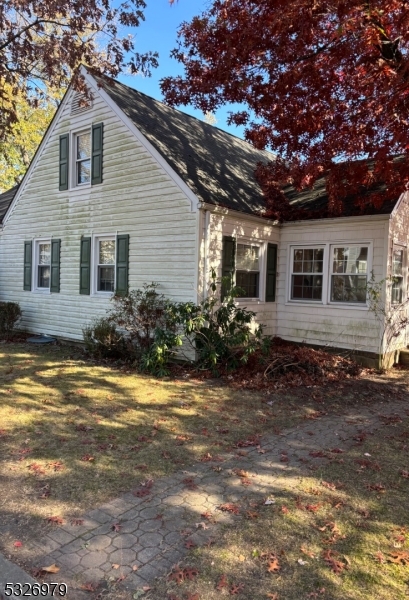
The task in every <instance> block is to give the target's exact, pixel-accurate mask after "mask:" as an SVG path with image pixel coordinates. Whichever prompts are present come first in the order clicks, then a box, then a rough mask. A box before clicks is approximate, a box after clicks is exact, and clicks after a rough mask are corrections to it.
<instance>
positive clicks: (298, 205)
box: [283, 177, 399, 218]
mask: <svg viewBox="0 0 409 600" xmlns="http://www.w3.org/2000/svg"><path fill="white" fill-rule="evenodd" d="M384 187H385V186H379V187H377V188H376V189H373V190H372V191H368V190H364V191H363V192H362V195H363V196H366V197H368V199H369V198H370V196H371V193H378V192H382V188H384ZM283 191H284V193H285V195H286V197H287V199H288V201H289V203H290V206H291V207H292V208H293V209H303V210H305V211H308V213H309V215H306V217H305V218H317V217H319V218H325V217H330V216H332V215H331V214H328V213H327V208H328V200H329V198H328V192H327V189H326V182H325V178H324V177H321V179H317V181H316V182H315V183H314V185H313V187H312V188H309V189H305V190H303V191H301V192H299V191H297V190H295V189H294V188H293V187H291V186H287V187H285V188H284V190H283ZM356 199H357V196H350V197H347V198H345V199H343V201H342V212H341V214H339V215H338V216H340V217H352V216H354V215H388V214H390V213H391V212H392V211H393V209H394V207H395V205H396V203H397V201H398V199H399V194H397V197H396V198H395V199H394V200H386V201H385V202H384V203H383V205H382V206H381V207H380V208H376V207H375V206H374V205H373V204H372V203H371V202H368V204H367V205H366V206H365V208H364V209H362V208H360V207H358V206H357V205H356V203H355V202H356Z"/></svg>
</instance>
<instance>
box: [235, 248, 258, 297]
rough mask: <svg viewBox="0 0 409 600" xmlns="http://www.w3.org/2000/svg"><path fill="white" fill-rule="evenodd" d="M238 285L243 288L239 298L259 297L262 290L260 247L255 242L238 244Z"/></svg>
mask: <svg viewBox="0 0 409 600" xmlns="http://www.w3.org/2000/svg"><path fill="white" fill-rule="evenodd" d="M236 252H237V256H236V286H237V287H239V288H240V289H241V293H240V295H239V298H258V297H259V294H260V291H259V287H260V247H259V246H257V245H254V244H242V243H238V244H237V250H236Z"/></svg>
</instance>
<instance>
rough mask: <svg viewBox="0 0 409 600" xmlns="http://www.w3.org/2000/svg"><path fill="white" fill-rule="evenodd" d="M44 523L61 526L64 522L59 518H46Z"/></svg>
mask: <svg viewBox="0 0 409 600" xmlns="http://www.w3.org/2000/svg"><path fill="white" fill-rule="evenodd" d="M46 521H48V522H49V523H54V525H63V524H64V520H63V519H62V518H61V517H56V516H55V517H47V519H46Z"/></svg>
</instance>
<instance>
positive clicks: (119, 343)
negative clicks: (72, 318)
mask: <svg viewBox="0 0 409 600" xmlns="http://www.w3.org/2000/svg"><path fill="white" fill-rule="evenodd" d="M82 335H83V338H84V343H85V350H86V352H87V353H88V354H90V355H91V356H94V357H95V358H124V357H125V344H124V340H123V336H122V335H121V333H119V332H118V331H117V329H116V326H115V325H114V324H113V323H111V321H110V320H109V319H107V318H106V317H102V318H101V319H95V320H94V321H92V323H91V324H90V325H87V326H86V327H84V329H83V330H82Z"/></svg>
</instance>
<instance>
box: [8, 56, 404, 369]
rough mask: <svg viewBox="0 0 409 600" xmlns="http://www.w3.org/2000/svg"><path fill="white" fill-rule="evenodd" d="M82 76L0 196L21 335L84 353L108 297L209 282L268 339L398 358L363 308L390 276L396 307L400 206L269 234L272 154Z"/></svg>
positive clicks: (312, 203)
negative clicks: (214, 280) (236, 295)
mask: <svg viewBox="0 0 409 600" xmlns="http://www.w3.org/2000/svg"><path fill="white" fill-rule="evenodd" d="M83 74H84V77H85V79H86V83H87V86H88V87H89V89H90V90H91V92H92V100H91V101H90V102H88V104H87V105H84V103H83V102H81V98H80V97H79V95H78V93H77V92H75V91H74V90H73V89H69V90H68V92H67V93H66V95H65V97H64V99H63V101H62V103H61V105H60V107H59V109H58V111H57V113H56V115H55V117H54V119H53V121H52V123H51V125H50V127H49V128H48V131H47V132H46V134H45V136H44V138H43V141H42V143H41V145H40V147H39V148H38V151H37V153H36V155H35V157H34V159H33V161H32V163H31V165H30V167H29V169H28V171H27V173H26V175H25V177H24V179H23V181H22V183H21V184H20V186H18V187H15V188H13V189H12V190H9V191H8V192H6V193H5V194H3V195H1V196H0V223H1V226H0V227H1V228H0V300H2V301H16V302H19V303H20V306H21V309H22V311H23V319H22V323H21V326H22V327H23V328H24V329H25V330H27V331H29V332H33V333H42V334H48V335H53V336H59V337H61V338H65V339H72V340H80V339H82V328H83V327H84V326H85V325H86V324H88V323H89V322H90V321H91V320H92V319H93V318H96V317H100V316H103V315H104V314H105V312H106V310H107V309H108V308H109V306H110V302H109V301H110V298H111V296H112V294H113V292H114V291H115V290H116V291H118V293H126V291H127V289H128V288H130V289H136V288H139V287H141V286H142V284H143V283H149V282H152V281H156V282H158V283H160V291H161V292H162V293H164V294H165V295H166V296H168V297H170V298H173V299H174V300H177V301H193V302H197V301H198V300H200V298H201V297H202V295H203V294H204V293H206V290H207V287H208V282H209V277H210V268H211V267H215V268H216V269H217V272H218V274H219V276H222V275H228V274H230V275H232V276H233V277H234V279H235V281H236V284H237V285H240V287H241V288H243V290H244V294H243V295H244V297H243V298H240V299H238V302H240V303H243V304H244V305H245V306H247V307H248V308H249V309H251V310H254V311H255V312H256V313H257V319H258V321H259V322H261V323H263V324H264V325H265V327H266V329H265V332H266V333H267V334H274V335H278V336H280V337H282V338H284V339H287V340H292V341H295V342H306V343H309V344H312V345H318V346H328V347H333V348H339V349H350V350H353V351H354V352H355V353H356V354H357V355H359V356H360V357H361V359H362V360H364V361H366V362H367V363H368V364H376V363H377V361H378V359H379V356H380V355H382V354H385V353H391V354H390V355H391V357H392V358H395V357H396V350H397V349H399V348H400V347H404V346H406V345H407V340H406V333H405V332H404V333H403V334H402V335H400V336H399V338H396V339H395V340H394V347H393V348H390V347H386V345H385V342H384V341H383V339H382V334H383V329H384V323H383V322H382V319H379V318H377V317H376V316H375V315H374V313H373V311H371V310H369V307H368V302H367V297H366V284H367V282H368V280H369V279H370V277H371V276H373V278H374V280H375V281H377V282H379V281H381V280H383V279H385V278H387V277H389V276H394V280H393V284H392V285H389V286H386V287H387V289H388V290H389V291H388V292H387V293H389V294H390V300H391V302H392V303H394V304H395V305H396V306H397V305H399V303H401V301H402V299H403V298H406V285H407V277H406V272H407V245H408V231H409V228H408V218H409V207H408V201H409V195H408V194H407V193H405V194H402V195H401V197H400V198H397V199H396V201H395V202H393V203H389V204H388V205H385V206H384V207H383V208H382V209H381V210H375V209H374V208H371V209H370V210H368V211H367V213H368V214H365V215H354V214H353V210H352V208H351V206H349V205H347V206H346V208H345V212H344V214H343V215H342V216H340V217H337V218H325V219H309V220H300V221H295V222H294V221H293V222H285V223H281V224H279V223H277V222H273V221H269V220H267V219H265V218H264V217H262V216H261V215H262V211H263V199H262V193H261V189H260V187H259V185H258V183H257V181H256V180H255V177H254V167H255V165H256V164H257V163H258V162H260V161H266V160H269V159H270V160H271V158H274V157H273V156H272V155H271V154H269V153H267V152H262V151H259V150H256V149H254V148H253V147H252V146H250V145H249V144H247V143H246V142H244V141H243V140H241V139H238V138H236V137H234V136H232V135H230V134H228V133H226V132H224V131H221V130H219V129H217V128H216V127H213V126H211V125H208V124H206V123H204V122H202V121H200V120H198V119H195V118H193V117H191V116H189V115H186V114H184V113H183V112H180V111H178V110H175V109H171V108H169V107H167V106H165V105H164V104H162V103H160V102H158V101H156V100H154V99H152V98H150V97H148V96H146V95H144V94H142V93H140V92H138V91H136V90H134V89H132V88H129V87H127V86H125V85H123V84H121V83H118V82H113V81H110V80H105V79H99V78H95V77H94V76H92V75H91V74H90V73H89V72H88V71H87V70H86V69H85V68H84V69H83ZM288 194H289V199H290V202H291V203H292V204H293V205H294V206H303V207H307V208H311V209H314V208H317V207H320V206H321V205H322V203H323V202H324V201H325V199H326V196H325V194H326V193H325V186H324V185H323V184H322V182H321V184H320V183H318V185H317V187H316V188H315V189H314V190H307V191H305V192H302V193H298V194H297V193H295V192H291V190H290V191H289V192H288ZM383 293H384V294H385V291H384V292H383Z"/></svg>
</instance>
